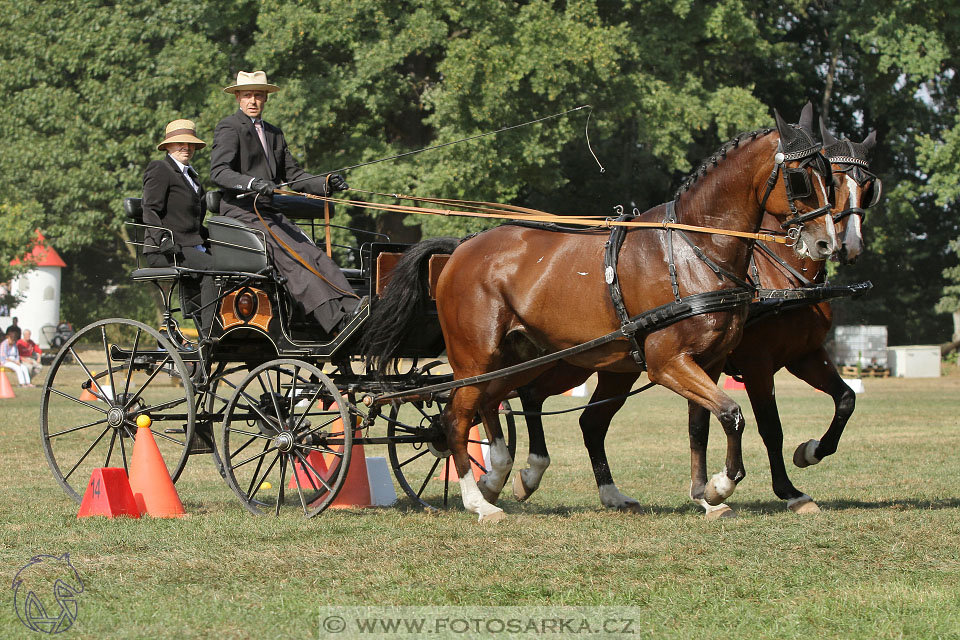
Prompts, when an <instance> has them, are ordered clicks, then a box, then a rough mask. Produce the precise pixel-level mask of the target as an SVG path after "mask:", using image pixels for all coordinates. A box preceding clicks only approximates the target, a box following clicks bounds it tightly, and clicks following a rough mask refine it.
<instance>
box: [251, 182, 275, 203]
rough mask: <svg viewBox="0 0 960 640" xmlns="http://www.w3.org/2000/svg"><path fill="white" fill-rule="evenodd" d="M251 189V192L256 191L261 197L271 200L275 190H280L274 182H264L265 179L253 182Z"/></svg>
mask: <svg viewBox="0 0 960 640" xmlns="http://www.w3.org/2000/svg"><path fill="white" fill-rule="evenodd" d="M250 189H251V191H256V192H257V193H259V194H260V195H262V196H266V197H268V198H269V197H271V196H272V195H273V190H274V189H279V187H278V186H277V185H275V184H274V183H273V182H271V181H270V180H264V179H263V178H254V179H253V182H251V183H250Z"/></svg>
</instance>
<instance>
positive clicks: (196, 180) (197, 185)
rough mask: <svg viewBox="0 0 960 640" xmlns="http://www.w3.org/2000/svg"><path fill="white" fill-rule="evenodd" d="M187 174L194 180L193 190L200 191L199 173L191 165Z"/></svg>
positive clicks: (187, 169)
mask: <svg viewBox="0 0 960 640" xmlns="http://www.w3.org/2000/svg"><path fill="white" fill-rule="evenodd" d="M186 172H187V175H188V176H190V179H191V180H193V190H194V191H200V176H199V175H197V172H196V171H195V170H194V168H193V167H191V166H190V165H187V168H186Z"/></svg>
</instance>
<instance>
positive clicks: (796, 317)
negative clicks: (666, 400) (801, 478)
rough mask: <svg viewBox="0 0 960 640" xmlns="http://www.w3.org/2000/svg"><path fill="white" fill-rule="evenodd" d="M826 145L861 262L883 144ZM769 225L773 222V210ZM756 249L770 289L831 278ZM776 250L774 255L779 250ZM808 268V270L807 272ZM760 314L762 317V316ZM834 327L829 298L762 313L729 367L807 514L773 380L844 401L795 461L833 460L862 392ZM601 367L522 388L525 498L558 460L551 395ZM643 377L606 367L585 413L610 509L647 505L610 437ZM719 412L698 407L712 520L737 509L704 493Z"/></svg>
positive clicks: (695, 446) (849, 246)
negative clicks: (621, 483) (840, 362)
mask: <svg viewBox="0 0 960 640" xmlns="http://www.w3.org/2000/svg"><path fill="white" fill-rule="evenodd" d="M821 132H822V136H823V140H824V143H825V145H826V146H825V149H824V152H825V154H826V156H827V158H828V159H829V160H830V162H831V164H832V166H833V171H834V174H835V175H836V176H837V178H838V180H837V187H838V188H837V196H836V206H835V207H834V219H835V221H836V222H837V223H838V229H837V231H838V234H840V236H841V238H842V246H841V249H840V252H839V259H840V261H841V262H845V263H849V262H853V261H854V260H855V259H856V258H857V256H858V255H859V254H860V252H861V251H862V248H863V245H862V237H861V227H860V222H861V219H862V217H863V216H864V213H865V212H864V208H866V207H870V206H873V205H874V204H876V202H877V200H878V199H879V194H880V183H879V180H877V179H876V177H875V176H873V175H872V174H871V173H870V172H869V171H868V170H867V163H866V157H867V153H868V152H869V150H870V149H871V148H872V147H873V146H874V144H875V143H876V136H875V133H871V134H870V135H868V136H867V138H866V139H865V140H864V141H863V142H862V143H854V142H851V141H849V140H837V139H836V138H835V137H833V136H832V135H830V134H829V132H827V131H826V129H825V128H824V127H823V125H822V123H821ZM764 224H767V225H769V224H773V220H772V219H771V218H770V217H769V216H768V217H767V218H766V219H765V220H764ZM762 249H764V250H760V251H757V250H755V251H754V259H755V260H754V264H755V270H754V269H751V277H753V279H754V280H755V282H756V283H757V284H758V285H759V286H761V287H764V288H767V289H794V288H798V287H804V286H809V285H811V284H822V283H823V282H824V278H825V269H824V262H823V261H822V260H812V259H810V258H803V257H800V256H797V255H796V254H795V252H793V251H790V250H789V249H787V248H786V247H782V246H777V245H770V244H766V245H765V246H764V247H763V248H762ZM771 254H773V255H771ZM804 274H807V275H804ZM754 320H756V321H754ZM830 326H831V311H830V304H829V302H825V301H824V302H820V303H818V304H811V305H808V306H802V307H799V308H793V309H792V310H790V311H786V312H784V313H776V314H771V315H767V316H761V317H756V316H755V315H754V314H751V317H750V318H749V319H748V323H747V327H746V329H745V330H744V334H743V339H742V341H741V343H740V345H739V346H738V347H737V348H736V349H734V350H733V352H732V353H731V354H730V356H729V358H728V360H727V367H726V369H727V371H728V372H730V371H731V370H733V371H736V372H739V373H741V374H742V375H743V377H744V382H745V384H746V389H747V393H748V396H749V398H750V401H751V404H752V406H753V408H754V413H755V415H756V417H757V423H758V428H759V431H760V434H761V437H762V438H763V441H764V444H765V445H766V447H767V451H768V455H769V458H770V468H771V471H772V475H773V489H774V492H775V493H776V495H777V496H778V497H780V498H781V499H783V500H786V501H787V505H788V507H789V508H790V509H791V510H792V511H794V512H797V513H808V512H814V511H817V510H818V508H817V506H816V503H814V502H813V501H812V499H811V498H810V497H809V496H807V495H806V494H804V493H803V492H801V491H799V490H797V489H796V488H795V487H794V486H793V485H792V484H791V482H790V479H789V478H788V477H787V473H786V468H785V465H784V464H783V457H782V445H783V431H782V426H781V424H780V420H779V415H778V413H777V406H776V399H775V396H774V394H773V376H774V374H775V373H776V372H777V371H778V370H779V369H781V368H783V367H787V368H788V370H789V371H791V372H792V373H794V374H795V375H797V376H798V377H800V378H802V379H803V380H805V381H807V382H809V383H810V384H811V386H813V387H815V388H817V389H820V390H821V391H825V392H826V393H828V394H830V396H831V397H832V398H833V400H834V404H835V413H834V418H833V421H832V422H831V424H830V427H829V429H828V430H827V433H826V434H825V435H824V436H823V438H822V439H821V440H820V441H817V440H811V441H809V442H807V443H804V444H802V445H800V447H799V448H798V449H797V451H796V453H795V454H794V463H795V464H796V465H797V466H800V467H805V466H809V465H810V464H816V463H817V462H819V461H820V460H821V459H822V458H823V457H824V456H826V455H830V454H831V453H834V452H835V451H836V448H837V442H838V441H839V439H840V435H841V434H842V432H843V428H844V425H845V424H846V422H847V421H848V420H849V418H850V415H851V414H852V412H853V408H854V402H855V395H854V393H853V391H852V390H851V389H850V388H849V387H848V386H847V385H846V384H845V383H844V382H843V380H842V379H841V378H840V376H839V375H838V374H837V370H836V367H835V366H834V365H833V364H832V362H831V360H830V358H829V356H828V355H827V354H826V352H825V351H824V349H823V343H824V340H825V338H826V334H827V332H828V331H829V329H830ZM590 374H591V372H589V371H583V370H580V369H576V368H574V367H569V366H565V367H556V368H554V369H552V370H551V371H550V372H548V373H547V374H546V375H544V376H542V377H541V378H539V379H537V380H536V381H534V382H533V383H531V384H530V385H527V386H526V387H524V388H522V389H520V390H519V394H520V398H521V401H522V404H523V410H524V412H526V413H528V414H529V415H528V416H527V418H526V421H527V429H528V433H529V438H530V453H529V456H528V459H527V463H528V465H529V466H528V467H527V468H525V469H522V470H521V471H520V473H518V474H516V475H514V478H513V492H514V495H515V497H517V499H519V500H525V499H527V498H528V497H529V496H530V495H531V494H532V493H533V492H534V491H535V490H536V489H537V488H538V487H539V484H540V480H541V478H542V476H543V473H544V471H545V470H546V468H547V467H548V466H549V464H550V458H549V454H548V453H547V448H546V442H545V439H544V434H543V423H542V420H541V419H540V416H539V415H538V413H539V412H540V411H541V410H542V407H543V402H544V400H545V399H546V398H547V397H549V396H551V395H556V394H558V393H561V392H562V391H563V390H565V389H569V388H571V387H572V386H576V385H578V384H581V383H582V382H583V381H585V380H586V379H587V377H589V375H590ZM637 377H638V376H637V375H635V374H609V373H601V374H600V375H599V376H598V385H597V388H596V391H595V393H594V394H593V397H592V399H591V402H597V401H606V402H605V404H601V405H594V406H590V407H588V408H587V409H585V410H584V412H583V414H582V416H581V419H580V425H581V429H582V430H583V435H584V441H585V443H586V445H587V449H588V452H589V455H590V460H591V463H592V464H593V469H594V474H595V476H596V480H597V486H598V489H599V491H600V499H601V503H602V504H603V505H604V506H607V507H610V508H617V509H621V510H636V509H638V508H639V506H640V505H639V503H638V502H637V501H636V500H633V499H632V498H629V497H627V496H625V495H623V494H622V493H620V491H619V490H617V488H616V485H615V484H614V483H613V478H612V475H611V473H610V469H609V466H608V465H607V458H606V452H605V450H604V447H603V442H604V438H605V436H606V432H607V429H608V427H609V425H610V420H611V419H612V417H613V415H614V414H615V413H616V411H617V410H618V409H619V408H620V407H621V406H622V405H623V404H624V402H625V400H626V398H625V397H622V396H623V394H626V393H627V392H628V391H629V390H630V388H631V387H632V386H633V384H634V383H635V382H636V379H637ZM708 422H709V414H708V413H707V412H706V411H704V410H703V409H702V408H701V407H699V406H698V405H695V404H694V403H690V440H691V456H692V464H693V467H694V473H696V474H698V477H699V478H700V479H701V482H699V483H698V482H696V481H695V482H694V483H693V484H692V486H691V497H692V498H693V499H694V500H695V501H697V502H698V503H699V504H701V505H702V506H703V507H704V509H705V510H706V512H707V515H708V517H710V518H713V517H720V516H730V515H733V511H732V510H731V509H730V508H729V507H728V506H727V505H726V504H720V505H716V506H712V505H709V504H707V502H706V501H705V500H704V499H703V497H702V494H699V492H698V489H702V487H703V484H704V483H705V482H706V474H705V471H702V470H705V469H706V442H707V439H706V433H707V431H706V430H707V427H708Z"/></svg>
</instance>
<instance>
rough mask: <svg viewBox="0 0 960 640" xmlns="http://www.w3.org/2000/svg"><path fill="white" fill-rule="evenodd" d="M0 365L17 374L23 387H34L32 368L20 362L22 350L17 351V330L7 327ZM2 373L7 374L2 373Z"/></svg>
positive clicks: (0, 355)
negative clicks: (31, 382) (31, 379)
mask: <svg viewBox="0 0 960 640" xmlns="http://www.w3.org/2000/svg"><path fill="white" fill-rule="evenodd" d="M0 367H6V368H7V369H10V370H11V371H13V372H14V373H16V374H17V380H18V381H19V382H20V386H21V387H32V386H33V385H32V384H30V370H29V369H28V368H27V367H25V366H24V365H23V364H22V363H21V362H20V352H19V351H17V338H16V332H14V331H11V330H9V329H7V335H6V337H5V338H4V340H3V342H2V343H0ZM0 375H6V374H4V373H0Z"/></svg>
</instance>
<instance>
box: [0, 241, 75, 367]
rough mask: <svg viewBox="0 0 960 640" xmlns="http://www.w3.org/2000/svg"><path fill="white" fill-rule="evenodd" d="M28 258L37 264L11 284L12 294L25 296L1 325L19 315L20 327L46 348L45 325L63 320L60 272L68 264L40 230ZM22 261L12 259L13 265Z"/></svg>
mask: <svg viewBox="0 0 960 640" xmlns="http://www.w3.org/2000/svg"><path fill="white" fill-rule="evenodd" d="M29 257H30V261H31V262H36V267H35V268H34V269H32V270H30V271H28V272H27V273H24V274H22V275H21V276H19V277H18V278H14V280H13V281H12V282H11V283H10V293H12V294H13V295H20V296H22V299H21V300H20V302H19V304H17V306H15V307H13V308H12V309H11V310H10V316H9V317H7V318H0V326H2V327H3V329H6V328H7V327H8V326H10V322H11V320H10V318H12V317H16V318H17V319H18V325H19V326H20V328H21V329H30V332H31V333H32V334H33V340H34V342H36V343H37V344H38V345H40V348H41V349H47V348H49V346H50V344H49V342H48V341H47V338H46V336H45V335H44V333H45V332H44V330H43V328H44V327H51V328H55V327H56V326H57V323H59V322H60V271H61V269H63V268H64V267H65V266H67V265H66V263H65V262H64V261H63V259H62V258H61V257H60V256H59V255H58V254H57V252H56V251H54V250H53V248H52V247H50V246H49V245H48V244H47V241H46V238H44V237H43V234H41V233H40V231H39V230H38V231H37V243H36V244H35V245H34V247H33V250H32V251H31V252H30V254H29ZM19 262H20V261H19V260H13V261H12V262H11V263H10V264H17V263H19ZM48 331H49V330H48Z"/></svg>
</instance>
